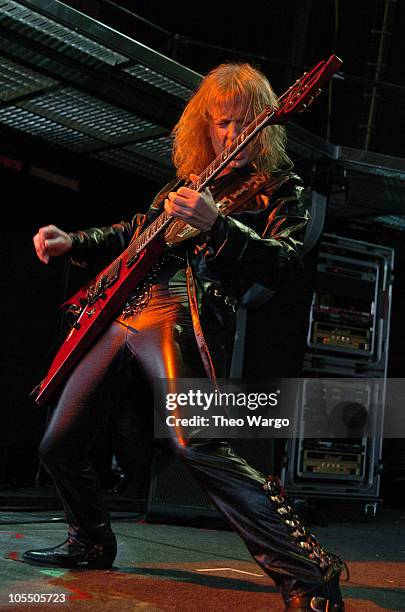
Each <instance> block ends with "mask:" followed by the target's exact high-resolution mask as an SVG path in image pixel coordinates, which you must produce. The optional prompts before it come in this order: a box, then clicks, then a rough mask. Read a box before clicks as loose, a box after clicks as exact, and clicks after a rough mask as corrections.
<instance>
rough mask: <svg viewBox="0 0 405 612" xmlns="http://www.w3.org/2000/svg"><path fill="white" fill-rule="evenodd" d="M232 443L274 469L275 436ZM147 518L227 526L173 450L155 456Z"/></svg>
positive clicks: (258, 464)
mask: <svg viewBox="0 0 405 612" xmlns="http://www.w3.org/2000/svg"><path fill="white" fill-rule="evenodd" d="M231 446H232V449H233V450H234V452H235V453H236V454H237V455H240V456H241V457H242V458H243V459H246V461H247V462H248V463H249V464H250V465H251V466H252V467H254V468H255V469H257V470H259V471H260V472H263V473H264V474H266V475H267V474H271V473H273V472H274V441H273V440H256V439H255V440H247V439H243V440H233V441H232V442H231ZM146 520H147V521H149V522H164V523H171V524H177V525H194V524H198V526H199V527H201V526H208V527H218V528H224V527H225V526H226V524H225V522H224V521H223V519H222V515H221V514H220V513H219V512H218V510H217V509H216V508H215V507H214V506H213V504H212V503H211V501H210V499H209V497H208V496H207V495H206V493H205V492H204V490H203V489H202V488H201V486H200V485H199V484H198V482H197V481H196V480H195V478H194V477H193V476H192V474H191V472H190V471H189V470H188V468H187V467H186V465H185V463H184V462H183V461H181V460H180V459H179V458H178V457H175V456H174V455H173V453H171V452H170V451H166V452H164V453H161V454H159V455H157V456H156V457H155V459H154V462H153V468H152V479H151V486H150V490H149V499H148V507H147V513H146Z"/></svg>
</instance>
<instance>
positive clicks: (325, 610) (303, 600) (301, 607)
mask: <svg viewBox="0 0 405 612" xmlns="http://www.w3.org/2000/svg"><path fill="white" fill-rule="evenodd" d="M344 609H345V604H344V603H343V601H341V602H340V603H332V602H331V601H330V599H326V598H325V597H318V596H315V597H311V596H308V595H305V596H304V597H296V598H295V599H293V600H292V601H291V602H290V604H289V605H288V606H287V608H286V609H285V612H344Z"/></svg>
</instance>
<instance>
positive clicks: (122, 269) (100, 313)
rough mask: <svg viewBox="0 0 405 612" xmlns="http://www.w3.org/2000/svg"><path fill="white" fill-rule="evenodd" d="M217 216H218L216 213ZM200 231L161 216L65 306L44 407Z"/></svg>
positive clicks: (328, 74) (296, 91) (288, 106)
mask: <svg viewBox="0 0 405 612" xmlns="http://www.w3.org/2000/svg"><path fill="white" fill-rule="evenodd" d="M341 65H342V61H341V60H340V59H339V58H338V57H336V56H335V55H332V56H331V57H330V58H329V59H328V60H326V61H321V62H319V64H317V65H316V66H315V67H314V68H313V69H312V70H311V71H310V72H305V73H304V75H303V76H302V77H301V78H300V79H298V80H297V81H296V82H295V83H294V85H292V87H290V88H289V89H288V90H287V91H286V92H285V93H284V94H283V95H282V96H281V97H280V98H279V99H278V107H277V108H270V107H266V108H265V109H264V110H263V111H262V112H261V113H260V114H259V115H258V116H257V117H255V119H253V121H252V122H251V123H250V124H249V125H248V126H247V127H246V128H245V129H244V130H243V131H242V132H241V133H240V134H239V135H238V137H237V138H235V140H234V141H233V142H232V143H231V144H230V145H229V146H228V147H227V148H226V149H225V150H224V151H222V153H221V154H220V155H218V157H217V158H216V159H214V160H213V161H212V162H211V164H209V166H208V167H207V168H206V169H205V170H204V172H202V173H201V174H200V176H199V177H197V179H196V180H194V181H193V182H192V183H191V184H190V185H189V187H190V188H191V189H193V190H195V191H202V190H203V189H205V187H207V185H208V184H209V183H211V182H212V181H213V180H214V179H215V177H216V176H218V175H219V174H220V173H221V172H222V170H223V169H224V168H225V167H226V166H227V165H228V164H229V162H230V161H231V160H232V159H233V158H234V157H235V156H236V155H238V153H239V152H240V151H241V150H242V149H243V148H244V147H245V146H246V145H247V144H248V143H249V142H251V141H252V140H253V139H254V138H255V137H256V135H257V134H258V133H259V132H260V131H261V130H262V129H263V128H265V127H266V126H268V125H272V124H279V125H282V124H284V123H287V121H289V119H290V118H291V116H293V115H295V114H296V113H298V112H302V111H304V110H306V109H307V108H308V107H309V106H310V105H311V104H312V102H313V101H314V100H315V98H316V97H317V96H318V95H319V94H320V92H321V87H323V86H324V84H325V83H327V82H328V81H329V79H331V78H332V76H333V74H334V73H335V72H336V71H337V70H338V69H339V68H340V66H341ZM220 212H221V214H225V213H222V211H220ZM198 233H199V230H196V229H195V228H193V227H191V226H190V225H187V224H186V223H184V222H183V221H179V220H176V219H173V218H172V217H170V215H168V214H167V213H166V212H162V213H161V214H160V215H159V217H157V218H156V219H155V220H154V221H153V222H152V223H151V224H150V226H148V227H147V228H146V229H145V230H144V231H143V232H142V233H141V234H140V235H139V236H138V237H137V238H135V239H134V240H133V241H131V243H130V245H129V246H128V247H127V249H126V250H125V251H124V252H123V253H122V255H121V256H120V257H118V258H117V259H116V260H115V261H113V263H112V264H110V265H109V266H108V267H107V268H105V270H103V272H101V274H100V275H99V276H98V277H97V278H96V280H95V282H94V283H93V284H90V286H88V287H86V288H84V289H82V290H80V291H79V292H78V293H76V295H75V296H73V298H72V300H69V302H68V303H67V305H68V306H69V310H70V312H71V313H72V314H73V315H75V317H76V321H75V323H74V325H73V327H72V329H71V331H70V332H69V334H68V335H67V337H66V339H65V340H64V342H63V344H62V346H61V347H60V349H59V351H58V353H57V355H56V357H55V359H54V360H53V362H52V365H51V367H50V369H49V372H48V374H47V375H46V377H45V379H44V380H43V381H42V382H41V383H40V384H39V385H38V387H36V389H34V391H33V393H37V396H36V402H37V403H38V404H43V403H44V402H45V401H46V400H47V399H49V397H50V396H51V394H52V393H53V392H54V391H55V389H56V388H57V387H58V386H59V384H60V383H61V382H62V381H63V379H64V378H65V377H66V376H67V375H68V374H69V372H71V370H72V369H73V367H74V366H75V365H76V363H77V362H78V361H79V359H80V358H81V357H82V356H83V355H84V354H85V352H86V351H87V350H88V349H89V347H90V346H91V345H92V343H93V342H94V341H95V339H96V338H97V336H98V335H99V334H100V332H101V331H102V330H103V329H104V328H105V327H106V325H107V324H108V323H109V322H110V321H112V319H113V318H114V317H115V316H116V315H117V312H119V309H120V308H121V307H122V306H123V304H124V303H125V300H126V299H127V298H128V297H129V295H130V294H131V292H132V291H133V290H134V289H135V288H136V286H137V285H138V283H139V282H140V281H141V280H142V279H143V278H144V277H145V275H146V274H147V272H148V271H149V270H150V268H151V267H152V265H153V264H154V262H155V261H156V259H157V258H158V257H159V255H160V254H161V253H162V251H163V250H164V248H166V247H167V246H171V245H172V244H176V243H178V242H181V241H183V240H188V239H189V238H192V237H193V236H196V235H197V234H198Z"/></svg>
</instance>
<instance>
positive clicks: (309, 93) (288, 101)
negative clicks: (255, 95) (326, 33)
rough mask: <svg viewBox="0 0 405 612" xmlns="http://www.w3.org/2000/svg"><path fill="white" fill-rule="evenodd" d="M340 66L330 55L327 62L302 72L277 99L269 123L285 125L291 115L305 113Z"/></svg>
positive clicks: (338, 59) (340, 62)
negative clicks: (276, 104) (276, 105)
mask: <svg viewBox="0 0 405 612" xmlns="http://www.w3.org/2000/svg"><path fill="white" fill-rule="evenodd" d="M342 64H343V62H342V60H341V59H340V58H338V57H337V56H336V55H331V56H330V58H329V59H328V60H323V61H321V62H319V64H317V65H316V66H315V67H314V68H312V70H311V71H310V72H304V74H303V75H302V77H301V78H300V79H298V80H297V81H296V82H295V83H294V85H292V86H291V87H290V88H289V89H287V91H286V92H285V93H284V94H283V95H282V96H281V97H280V98H279V99H278V108H276V109H275V110H274V115H273V117H272V119H271V123H277V124H284V123H287V121H289V120H290V119H291V115H293V114H294V115H295V114H296V113H301V112H303V111H306V110H307V109H308V108H309V106H310V105H311V104H312V102H313V101H314V100H315V98H316V97H317V96H319V94H320V93H321V92H322V88H323V86H324V85H325V84H326V83H327V82H328V81H329V80H330V79H331V78H332V76H333V75H334V74H335V72H337V70H339V68H340V67H341V65H342Z"/></svg>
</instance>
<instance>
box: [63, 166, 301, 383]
mask: <svg viewBox="0 0 405 612" xmlns="http://www.w3.org/2000/svg"><path fill="white" fill-rule="evenodd" d="M258 185H259V186H258ZM178 186H179V184H178V183H175V182H172V183H169V185H167V186H166V187H165V188H164V189H162V191H160V192H159V194H158V195H157V196H156V198H155V199H154V201H153V203H152V205H151V207H150V209H149V211H148V213H147V214H146V215H142V214H137V215H135V216H134V217H133V219H132V220H131V221H130V222H126V221H122V222H121V223H118V224H115V225H112V226H110V227H103V228H90V229H87V230H84V231H79V232H75V233H71V234H70V236H71V238H72V240H73V248H72V251H71V256H72V260H73V261H74V263H82V262H85V261H90V260H94V259H95V258H96V257H99V256H100V255H102V254H103V255H108V256H109V257H110V259H111V260H112V259H113V258H114V257H116V256H117V255H119V254H120V253H121V252H122V251H123V250H124V248H125V247H126V246H127V245H128V244H129V242H130V241H131V238H133V236H134V235H139V233H140V232H141V231H142V229H143V228H145V227H146V225H147V224H149V223H150V222H151V221H153V219H154V218H155V217H156V216H157V215H158V214H160V212H161V210H162V208H163V203H164V199H165V196H166V195H167V193H168V192H169V191H172V190H175V189H176V188H178ZM211 191H212V193H213V196H214V199H215V201H216V202H217V203H218V202H222V203H223V204H225V205H226V203H227V202H230V201H235V200H236V201H239V206H238V209H237V210H236V212H232V213H231V214H230V215H229V216H222V215H219V217H218V219H217V221H216V223H215V224H214V226H213V228H212V229H211V230H210V232H208V233H206V234H200V235H199V236H198V237H197V238H193V239H190V240H188V241H187V242H185V243H183V244H184V248H185V250H186V252H187V261H188V270H187V272H188V274H187V280H188V285H189V287H188V288H189V296H190V308H191V313H192V317H193V324H194V329H195V333H196V337H197V340H198V344H199V348H200V353H201V356H202V358H203V362H204V365H205V367H206V371H207V374H209V375H214V374H213V372H212V371H211V372H210V365H209V363H208V361H210V360H212V362H213V364H214V369H215V372H216V374H217V375H220V376H225V375H226V368H227V365H226V364H227V358H226V357H227V355H229V350H230V347H231V344H232V341H233V322H234V316H233V315H234V312H235V310H236V307H237V303H238V300H239V299H240V298H241V296H242V295H243V294H244V292H245V291H246V290H247V289H249V287H250V286H252V285H253V284H255V283H259V284H261V285H263V286H265V287H267V288H270V289H272V290H275V289H279V288H280V287H282V285H283V284H284V283H289V282H293V278H294V271H295V270H296V268H297V266H300V265H301V248H302V241H303V236H304V231H305V225H306V223H307V221H308V213H307V211H306V209H305V205H304V201H303V197H302V191H303V186H302V181H301V179H300V178H299V177H298V176H297V175H295V174H293V173H291V172H290V173H287V172H279V173H276V174H274V175H273V176H267V175H263V174H261V175H259V174H257V173H256V172H255V171H254V169H253V168H251V167H245V168H244V169H242V170H239V171H233V172H231V173H230V174H228V175H226V176H225V177H223V178H221V179H220V180H218V181H216V183H215V185H214V187H213V188H212V189H211ZM190 285H191V286H190ZM193 296H194V299H193ZM207 352H208V354H207Z"/></svg>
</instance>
